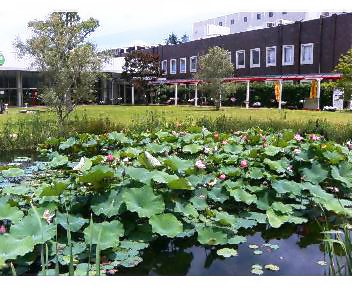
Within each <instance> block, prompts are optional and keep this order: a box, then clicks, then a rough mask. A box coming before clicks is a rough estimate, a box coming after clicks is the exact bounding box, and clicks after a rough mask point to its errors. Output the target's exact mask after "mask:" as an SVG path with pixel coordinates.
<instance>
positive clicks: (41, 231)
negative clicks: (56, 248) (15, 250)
mask: <svg viewBox="0 0 352 288" xmlns="http://www.w3.org/2000/svg"><path fill="white" fill-rule="evenodd" d="M55 234H56V226H55V225H53V224H48V223H47V222H45V221H44V219H38V218H37V216H36V215H35V214H34V213H31V214H28V215H27V216H25V217H24V218H23V219H22V220H21V221H19V222H18V223H17V224H15V225H13V226H12V227H11V235H12V236H14V237H15V238H18V239H21V238H25V237H27V236H28V235H30V236H31V237H32V240H33V243H34V244H44V243H45V242H46V241H48V240H50V239H52V238H54V237H55Z"/></svg>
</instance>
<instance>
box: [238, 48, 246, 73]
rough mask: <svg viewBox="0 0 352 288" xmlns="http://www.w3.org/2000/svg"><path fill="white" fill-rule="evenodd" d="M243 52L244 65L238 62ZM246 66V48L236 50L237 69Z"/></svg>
mask: <svg viewBox="0 0 352 288" xmlns="http://www.w3.org/2000/svg"><path fill="white" fill-rule="evenodd" d="M240 53H243V65H239V64H238V55H239V54H240ZM243 68H246V50H237V51H236V69H243Z"/></svg>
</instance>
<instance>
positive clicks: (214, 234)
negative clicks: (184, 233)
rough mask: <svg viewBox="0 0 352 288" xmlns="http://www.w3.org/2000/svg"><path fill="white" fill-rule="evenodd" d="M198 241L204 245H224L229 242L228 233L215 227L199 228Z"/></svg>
mask: <svg viewBox="0 0 352 288" xmlns="http://www.w3.org/2000/svg"><path fill="white" fill-rule="evenodd" d="M197 233H198V238H197V240H198V242H199V243H200V244H204V245H224V244H226V243H227V234H226V233H224V232H223V231H221V230H219V229H216V228H213V227H202V228H198V229H197Z"/></svg>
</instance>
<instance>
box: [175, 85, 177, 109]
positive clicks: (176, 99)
mask: <svg viewBox="0 0 352 288" xmlns="http://www.w3.org/2000/svg"><path fill="white" fill-rule="evenodd" d="M175 106H177V84H175Z"/></svg>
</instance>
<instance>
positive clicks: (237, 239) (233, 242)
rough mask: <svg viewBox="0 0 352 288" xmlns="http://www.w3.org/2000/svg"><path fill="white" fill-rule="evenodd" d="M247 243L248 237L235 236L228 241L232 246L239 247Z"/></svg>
mask: <svg viewBox="0 0 352 288" xmlns="http://www.w3.org/2000/svg"><path fill="white" fill-rule="evenodd" d="M246 241H247V238H246V237H243V236H239V235H236V236H233V237H231V238H229V239H228V240H227V243H228V244H231V245H238V244H241V243H245V242H246Z"/></svg>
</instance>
